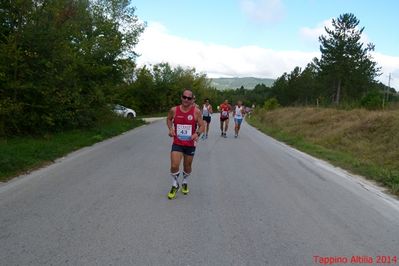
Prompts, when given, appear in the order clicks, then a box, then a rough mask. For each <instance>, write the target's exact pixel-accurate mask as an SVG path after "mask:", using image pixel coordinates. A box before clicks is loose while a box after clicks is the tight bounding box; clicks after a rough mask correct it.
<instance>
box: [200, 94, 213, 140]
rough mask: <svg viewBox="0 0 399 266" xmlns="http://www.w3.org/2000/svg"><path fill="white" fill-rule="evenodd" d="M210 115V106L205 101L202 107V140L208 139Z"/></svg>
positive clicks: (211, 111) (207, 101) (207, 100)
mask: <svg viewBox="0 0 399 266" xmlns="http://www.w3.org/2000/svg"><path fill="white" fill-rule="evenodd" d="M212 113H213V110H212V105H210V104H209V99H205V100H204V104H203V105H202V119H203V120H204V121H205V134H203V135H202V139H207V138H208V132H209V124H210V123H211V115H212Z"/></svg>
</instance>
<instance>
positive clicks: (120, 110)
mask: <svg viewBox="0 0 399 266" xmlns="http://www.w3.org/2000/svg"><path fill="white" fill-rule="evenodd" d="M114 112H115V113H117V114H118V115H120V116H123V117H127V118H130V119H133V118H135V117H136V112H135V111H134V110H133V109H130V108H127V107H125V106H122V105H119V104H116V105H115V106H114Z"/></svg>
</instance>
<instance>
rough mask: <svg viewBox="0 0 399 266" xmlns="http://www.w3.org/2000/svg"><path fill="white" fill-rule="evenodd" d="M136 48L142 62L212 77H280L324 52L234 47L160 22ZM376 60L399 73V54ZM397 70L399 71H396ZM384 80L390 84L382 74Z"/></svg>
mask: <svg viewBox="0 0 399 266" xmlns="http://www.w3.org/2000/svg"><path fill="white" fill-rule="evenodd" d="M136 52H138V53H139V54H141V56H140V57H138V59H137V63H138V64H139V65H144V64H147V65H148V64H158V63H161V62H168V63H169V64H170V65H172V66H179V65H180V66H182V67H190V68H191V67H194V68H195V69H196V70H197V71H198V72H202V73H206V74H207V75H208V77H211V78H212V77H249V76H251V77H260V78H277V77H279V76H281V75H282V74H283V73H284V72H287V73H289V72H291V71H292V70H293V69H294V68H295V67H296V66H299V67H302V68H304V67H305V66H306V65H307V64H308V63H310V62H311V61H312V59H313V58H314V57H318V58H320V53H319V52H318V51H316V52H301V51H276V50H272V49H267V48H262V47H259V46H242V47H238V48H233V47H230V46H226V45H217V44H212V43H204V42H201V41H194V40H189V39H186V38H182V37H178V36H173V35H171V34H169V33H168V32H167V30H166V28H165V27H164V26H163V25H162V24H160V23H150V24H149V25H148V27H147V28H146V30H145V32H144V33H143V34H142V36H141V38H140V42H139V44H138V45H137V47H136ZM373 56H374V59H375V61H376V62H377V63H378V65H379V66H381V67H382V71H383V72H384V73H385V74H386V73H393V74H395V73H396V74H395V75H398V74H399V73H398V72H399V57H392V56H386V55H383V54H379V53H374V54H373ZM395 71H396V72H395ZM395 75H393V76H392V78H393V79H392V80H391V86H394V88H396V89H397V90H399V76H396V77H395ZM380 80H381V81H382V82H383V83H384V84H388V79H387V78H385V80H384V75H381V77H380Z"/></svg>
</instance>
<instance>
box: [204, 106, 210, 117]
mask: <svg viewBox="0 0 399 266" xmlns="http://www.w3.org/2000/svg"><path fill="white" fill-rule="evenodd" d="M202 116H209V109H208V107H207V106H206V105H205V104H204V105H203V107H202Z"/></svg>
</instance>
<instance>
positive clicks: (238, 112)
mask: <svg viewBox="0 0 399 266" xmlns="http://www.w3.org/2000/svg"><path fill="white" fill-rule="evenodd" d="M244 115H245V108H244V106H243V105H242V101H238V102H237V105H236V106H235V107H234V110H233V117H234V124H235V126H234V132H235V135H234V137H235V138H237V137H238V132H239V131H240V127H241V123H242V120H243V119H244Z"/></svg>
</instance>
